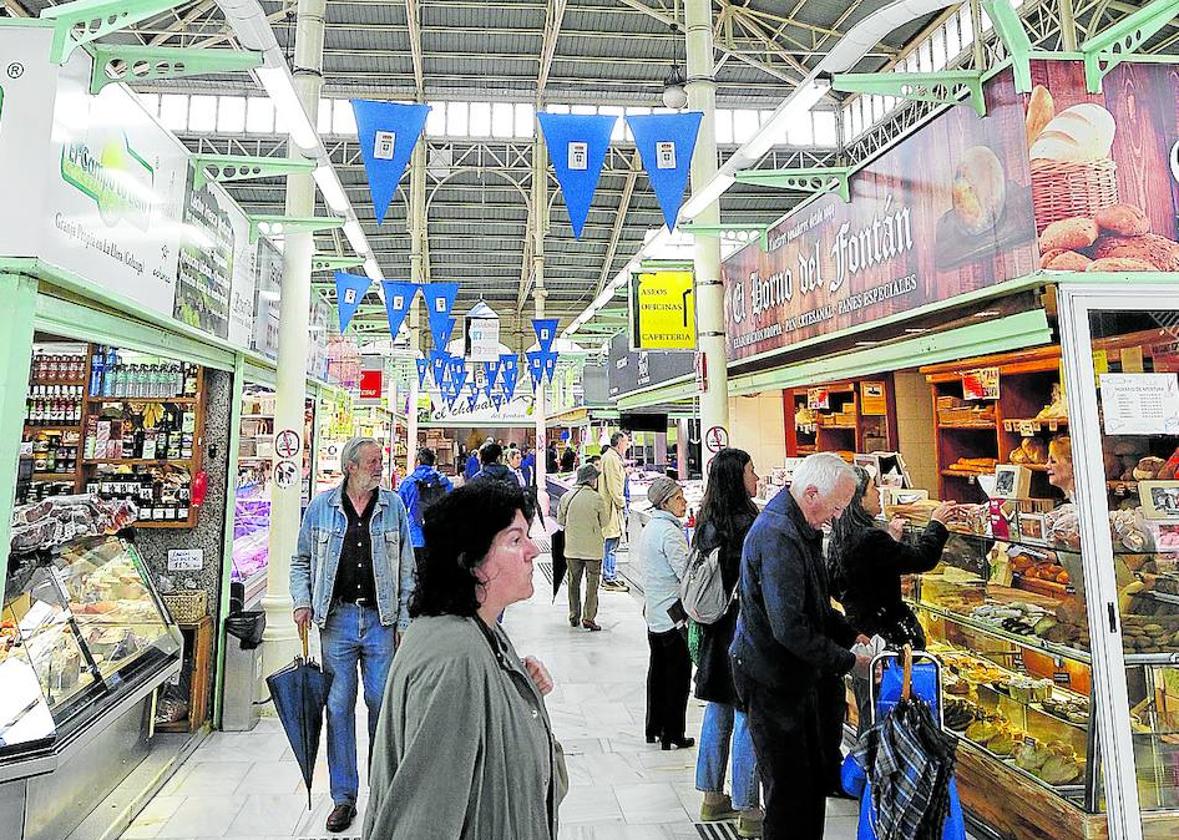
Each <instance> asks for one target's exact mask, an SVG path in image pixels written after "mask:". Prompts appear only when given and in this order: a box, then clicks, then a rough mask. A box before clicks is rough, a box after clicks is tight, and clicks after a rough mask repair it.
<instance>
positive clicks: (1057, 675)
mask: <svg viewBox="0 0 1179 840" xmlns="http://www.w3.org/2000/svg"><path fill="white" fill-rule="evenodd" d="M1072 681H1073V678H1072V675H1071V674H1069V672H1068V671H1053V672H1052V682H1054V683H1056V684H1057V685H1063V686H1065V687H1067V686H1068V685H1069V684H1070V683H1071V682H1072Z"/></svg>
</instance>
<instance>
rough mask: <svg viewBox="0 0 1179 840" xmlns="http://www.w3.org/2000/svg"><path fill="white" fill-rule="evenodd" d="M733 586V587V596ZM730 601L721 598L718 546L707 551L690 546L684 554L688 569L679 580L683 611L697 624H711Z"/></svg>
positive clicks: (723, 596)
mask: <svg viewBox="0 0 1179 840" xmlns="http://www.w3.org/2000/svg"><path fill="white" fill-rule="evenodd" d="M737 588H738V587H735V588H734V590H733V596H734V597H736V595H737ZM731 600H732V599H730V598H726V597H725V585H724V583H723V582H722V580H721V570H720V546H717V547H716V548H714V549H713V550H712V551H710V552H708V553H707V554H701V553H700V552H699V551H697V550H696V549H694V548H693V549H692V553H691V554H690V555H689V557H688V571H687V573H686V574H685V575H684V579H683V580H682V581H680V601H681V602H682V603H683V605H684V612H686V613H687V614H688V616H689V617H690V618H691V619H692V620H693V621H695V622H696V623H698V624H713V623H715V622H716V621H718V620H719V619H720V617H721V616H723V615H724V614H725V610H727V609H728V607H729V603H730V602H731Z"/></svg>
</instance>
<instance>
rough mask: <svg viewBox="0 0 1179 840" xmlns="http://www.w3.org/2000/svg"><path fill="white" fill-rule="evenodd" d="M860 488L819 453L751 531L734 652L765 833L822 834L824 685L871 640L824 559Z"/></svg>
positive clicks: (798, 838) (840, 464) (848, 472)
mask: <svg viewBox="0 0 1179 840" xmlns="http://www.w3.org/2000/svg"><path fill="white" fill-rule="evenodd" d="M855 487H856V479H855V473H854V472H853V471H852V468H851V467H850V466H849V465H848V464H847V463H846V462H845V461H843V460H842V459H841V458H839V456H837V455H833V454H831V453H829V452H821V453H818V454H815V455H811V456H810V457H808V458H807V459H806V460H804V461H803V462H802V463H801V464H799V465H798V467H797V469H795V471H794V475H793V479H792V483H791V486H790V490H789V492H784V493H779V494H778V495H777V496H775V497H774V498H773V499H772V500H771V501H770V503H769V504H768V505H766V508H765V510H764V511H763V512H762V514H761V515H760V516H759V517H758V518H757V521H756V522H754V524H753V528H752V529H751V530H750V531H749V535H748V536H747V537H746V538H745V548H744V551H743V553H742V557H741V583H740V587H741V613H740V616H739V618H738V619H737V629H736V632H735V634H734V636H733V644H732V647H731V648H730V649H729V655H730V657H731V658H732V662H733V682H734V684H735V686H736V688H737V693H738V695H739V696H740V698H741V700H742V702H743V703H744V704H745V707H746V709H747V712H748V715H749V728H750V732H751V734H752V735H753V747H754V752H755V753H756V754H757V767H758V771H759V772H760V774H761V780H762V788H763V790H764V793H765V822H764V823H763V826H762V830H763V834H762V838H763V840H784V838H787V837H789V838H791V840H821V838H822V836H823V828H824V823H825V819H826V797H827V793H828V788H829V786H830V782H831V780H830V777H829V775H828V774H829V772H830V768H829V767H828V766H827V765H828V763H829V762H828V759H827V757H826V755H825V753H826V747H825V746H824V745H825V743H826V738H825V737H824V727H823V720H824V710H823V709H822V708H821V703H822V702H823V701H822V699H821V698H823V697H826V696H828V694H827V693H826V692H824V691H822V688H823V687H824V685H825V682H829V681H830V680H831V679H832V678H837V677H840V676H842V675H843V674H846V673H847V672H848V671H850V670H852V668H853V667H854V666H857V665H858V666H860V667H861V668H867V666H868V660H867V658H866V657H860V656H857V655H856V654H853V653H852V652H851V651H850V650H849V648H850V647H851V645H852V644H854V643H855V642H856V641H861V642H867V641H868V639H867V638H865V637H863V636H859V635H858V634H857V633H856V631H855V630H854V629H853V628H852V627H851V625H849V624H848V623H847V620H846V619H844V617H843V616H842V615H841V614H840V613H839V612H838V611H837V610H835V608H834V607H832V606H831V599H830V596H829V595H828V594H827V572H826V568H825V567H824V565H823V557H822V549H823V532H822V530H821V529H822V526H823V525H824V524H826V523H829V522H831V520H832V519H834V518H836V517H838V516H839V515H840V513H842V512H843V509H844V508H845V507H847V505H848V503H850V502H851V499H852V495H853V494H854V492H855Z"/></svg>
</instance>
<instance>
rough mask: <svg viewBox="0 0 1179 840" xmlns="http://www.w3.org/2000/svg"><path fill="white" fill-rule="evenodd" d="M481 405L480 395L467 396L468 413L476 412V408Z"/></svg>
mask: <svg viewBox="0 0 1179 840" xmlns="http://www.w3.org/2000/svg"><path fill="white" fill-rule="evenodd" d="M478 404H479V395H478V394H469V395H468V396H467V411H474V410H475V406H476V405H478Z"/></svg>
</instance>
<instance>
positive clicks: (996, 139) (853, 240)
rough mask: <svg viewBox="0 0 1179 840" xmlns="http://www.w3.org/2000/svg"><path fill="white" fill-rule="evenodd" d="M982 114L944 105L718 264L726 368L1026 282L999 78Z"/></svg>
mask: <svg viewBox="0 0 1179 840" xmlns="http://www.w3.org/2000/svg"><path fill="white" fill-rule="evenodd" d="M986 95H987V102H988V114H989V115H988V117H987V118H986V119H985V120H984V119H980V118H979V117H978V115H977V114H976V113H975V112H974V111H973V110H972V109H970V108H952V109H950V110H948V111H946V112H945V113H943V114H942V115H940V116H939V117H937V118H936V119H935V120H933V121H931V122H930V123H929V124H927V125H926V126H925V127H923V128H922V129H921V130H920V131H918V132H917V133H915V134H914V135H913V136H911V137H909V138H908V139H906V140H904V141H902V142H901V143H899V144H898V145H897V146H896V147H894V148H893V149H891V150H890V151H888V152H887V153H886V154H884V155H883V156H881V157H880V158H878V159H877V160H875V161H873V162H872V163H870V164H869V165H868V166H866V167H865V168H864V169H862V170H860V171H859V172H858V173H856V175H855V176H854V177H853V178H852V181H851V195H852V200H851V201H850V202H848V203H844V202H843V201H842V200H841V199H840V198H839V196H837V195H835V194H828V195H824V196H821V197H820V198H818V199H817V200H815V201H814V202H812V203H810V204H808V205H807V206H806V207H805V208H803V209H801V210H799V211H798V212H796V213H792V214H790V215H788V216H787V217H786V218H784V219H783V220H782V221H780V222H779V223H778V224H777V225H776V226H775V227H773V228H771V229H770V231H769V232H768V235H767V237H766V243H767V247H766V248H764V249H763V248H761V246H760V243H751V244H750V245H749V246H746V247H745V248H743V249H742V250H740V251H738V252H737V253H735V254H734V255H732V256H731V257H730V258H729V259H728V260H726V261H725V262H724V264H723V266H722V269H721V272H722V279H723V281H724V285H725V327H726V335H727V338H728V350H729V358H730V359H731V360H734V361H740V360H742V359H749V358H752V357H755V356H761V355H766V354H770V353H774V352H778V351H782V350H785V349H787V348H788V347H789V346H790V345H792V344H794V343H796V342H800V341H805V340H808V339H813V338H816V337H818V336H822V335H825V334H828V333H832V332H835V331H837V330H844V329H849V328H854V327H857V326H860V325H863V324H866V323H869V322H871V321H875V320H878V319H880V318H884V317H888V316H895V315H898V314H902V315H903V314H904V313H906V312H909V311H911V310H914V309H916V308H918V307H921V306H924V305H926V304H930V303H936V302H940V301H944V300H947V299H949V298H952V297H954V296H956V295H960V294H963V293H966V292H971V291H975V290H978V289H984V288H986V287H989V286H993V285H995V284H997V283H1001V282H1003V281H1005V280H1008V279H1011V278H1013V277H1018V276H1021V275H1025V274H1029V273H1031V272H1032V271H1033V270H1034V269H1035V267H1036V265H1037V254H1036V241H1035V239H1036V235H1035V226H1034V222H1033V214H1032V201H1031V188H1030V183H1031V176H1030V172H1029V162H1028V157H1027V152H1026V148H1027V147H1026V145H1025V141H1024V134H1025V119H1024V109H1023V107H1022V103H1021V102H1020V100H1019V97H1017V96H1016V94H1015V91H1014V86H1013V83H1012V79H1011V75H1010V73H1007V72H1005V73H1001V74H999V75H998V76H996V77H995V78H994V79H992V80H991V81H990V82H989V84H988V86H987V88H986Z"/></svg>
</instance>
